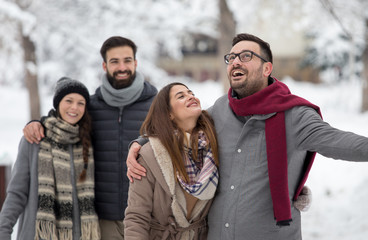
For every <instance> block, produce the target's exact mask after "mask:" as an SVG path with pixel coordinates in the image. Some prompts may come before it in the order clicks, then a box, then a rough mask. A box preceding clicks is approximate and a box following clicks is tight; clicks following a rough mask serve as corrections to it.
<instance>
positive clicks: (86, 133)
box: [77, 106, 92, 182]
mask: <svg viewBox="0 0 368 240" xmlns="http://www.w3.org/2000/svg"><path fill="white" fill-rule="evenodd" d="M77 124H78V125H79V138H80V139H81V142H82V146H83V163H84V167H83V171H82V172H81V174H80V175H79V181H81V182H83V181H84V180H86V175H87V168H88V159H89V154H90V152H89V149H90V147H91V145H92V143H91V128H92V127H91V125H92V122H91V116H90V115H89V112H88V110H87V106H86V109H85V111H84V115H83V117H82V118H81V120H79V122H78V123H77ZM91 154H92V153H91Z"/></svg>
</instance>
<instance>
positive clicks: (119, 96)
mask: <svg viewBox="0 0 368 240" xmlns="http://www.w3.org/2000/svg"><path fill="white" fill-rule="evenodd" d="M143 88H144V77H143V75H142V74H141V73H139V72H136V77H135V79H134V81H133V83H132V85H130V86H129V87H126V88H122V89H115V88H113V87H112V86H111V84H110V83H109V80H107V77H106V74H104V75H103V76H102V85H101V94H102V97H103V99H104V100H105V102H106V103H107V104H108V105H109V106H112V107H119V108H123V107H124V106H126V105H129V104H131V103H133V102H135V101H136V100H137V99H138V98H139V97H140V96H141V94H142V92H143Z"/></svg>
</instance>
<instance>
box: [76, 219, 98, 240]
mask: <svg viewBox="0 0 368 240" xmlns="http://www.w3.org/2000/svg"><path fill="white" fill-rule="evenodd" d="M81 231H82V236H81V240H98V239H101V233H100V225H99V223H98V221H96V220H94V221H86V222H82V229H81Z"/></svg>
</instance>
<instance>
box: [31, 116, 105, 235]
mask: <svg viewBox="0 0 368 240" xmlns="http://www.w3.org/2000/svg"><path fill="white" fill-rule="evenodd" d="M55 115H56V114H55V112H54V111H53V110H51V111H50V114H49V116H48V117H47V118H46V119H45V120H44V122H43V124H44V126H45V128H46V132H45V133H46V138H44V139H43V140H42V141H41V143H40V150H39V153H38V210H37V216H36V234H35V239H37V240H38V239H39V238H41V239H48V240H50V239H52V240H72V239H73V221H72V213H73V202H72V201H73V198H72V190H73V189H72V188H73V186H72V182H71V166H70V165H71V156H70V152H69V150H68V149H69V145H70V144H73V156H72V157H73V159H74V168H75V177H76V181H78V178H79V174H80V173H81V172H82V170H83V168H84V163H83V147H82V145H81V144H80V139H79V135H78V134H79V126H78V125H76V126H73V125H70V124H68V123H67V122H65V121H63V120H62V119H60V118H58V117H55ZM76 188H77V189H76V190H77V195H78V205H79V213H80V219H81V238H80V239H82V240H87V239H100V231H99V223H98V217H97V215H96V213H95V208H94V167H93V154H92V149H90V153H89V163H88V168H87V174H86V179H85V181H83V182H78V183H77V186H76Z"/></svg>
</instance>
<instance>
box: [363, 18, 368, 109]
mask: <svg viewBox="0 0 368 240" xmlns="http://www.w3.org/2000/svg"><path fill="white" fill-rule="evenodd" d="M363 67H364V70H363V99H362V112H365V111H368V19H366V21H365V50H364V52H363Z"/></svg>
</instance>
